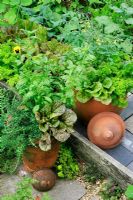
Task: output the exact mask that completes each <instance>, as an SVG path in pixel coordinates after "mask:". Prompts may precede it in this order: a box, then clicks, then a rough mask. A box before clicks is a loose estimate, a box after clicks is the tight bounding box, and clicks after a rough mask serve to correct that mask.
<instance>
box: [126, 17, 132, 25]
mask: <svg viewBox="0 0 133 200" xmlns="http://www.w3.org/2000/svg"><path fill="white" fill-rule="evenodd" d="M125 22H126V23H127V24H131V25H133V18H128V19H126V20H125Z"/></svg>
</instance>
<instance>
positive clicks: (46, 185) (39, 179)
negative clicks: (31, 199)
mask: <svg viewBox="0 0 133 200" xmlns="http://www.w3.org/2000/svg"><path fill="white" fill-rule="evenodd" d="M33 179H34V180H35V183H33V187H34V188H35V189H36V190H39V191H47V190H50V189H51V188H52V187H53V186H54V185H55V182H56V175H55V174H54V172H53V171H52V170H51V169H47V168H46V169H43V170H39V171H36V172H34V173H33Z"/></svg>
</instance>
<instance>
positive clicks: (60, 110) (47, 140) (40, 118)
mask: <svg viewBox="0 0 133 200" xmlns="http://www.w3.org/2000/svg"><path fill="white" fill-rule="evenodd" d="M35 117H36V120H37V122H38V123H39V129H40V130H41V132H42V133H43V134H42V137H41V139H40V140H39V147H40V149H42V150H43V151H48V150H50V149H51V143H52V138H53V137H54V138H55V139H56V140H58V141H59V142H65V141H66V140H67V139H68V138H69V137H70V135H71V133H72V132H74V129H73V124H74V123H75V122H76V120H77V116H76V114H75V113H74V111H72V110H71V109H68V108H66V106H65V105H64V104H61V103H58V102H57V103H55V104H54V105H53V106H52V107H51V106H47V108H46V106H45V108H44V109H42V110H41V111H39V112H35Z"/></svg>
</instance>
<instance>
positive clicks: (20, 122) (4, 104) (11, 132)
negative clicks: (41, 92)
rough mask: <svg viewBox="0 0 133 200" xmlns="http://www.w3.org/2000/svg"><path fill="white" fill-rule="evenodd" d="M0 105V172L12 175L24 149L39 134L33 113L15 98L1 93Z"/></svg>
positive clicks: (32, 143) (6, 93) (32, 142)
mask: <svg viewBox="0 0 133 200" xmlns="http://www.w3.org/2000/svg"><path fill="white" fill-rule="evenodd" d="M0 105H1V111H0V114H1V116H0V119H1V131H0V158H1V162H0V171H1V172H8V173H13V172H14V171H15V170H16V169H17V167H18V165H19V163H20V161H21V157H22V154H23V152H24V150H25V149H26V147H27V146H28V145H34V142H35V141H36V140H37V139H38V138H40V136H41V133H40V131H39V129H38V125H37V123H36V120H35V117H34V115H33V113H32V112H31V111H28V110H27V109H26V108H25V107H24V106H21V105H20V102H19V101H18V100H16V99H15V98H13V99H12V100H11V99H9V96H8V92H7V91H5V92H2V99H1V100H0Z"/></svg>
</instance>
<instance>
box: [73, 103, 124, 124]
mask: <svg viewBox="0 0 133 200" xmlns="http://www.w3.org/2000/svg"><path fill="white" fill-rule="evenodd" d="M122 110H123V108H119V107H117V106H113V105H112V104H109V105H105V104H102V103H101V102H100V101H96V100H94V99H92V100H90V101H88V102H86V103H81V102H79V101H76V107H75V111H76V113H77V115H78V117H80V118H81V119H82V120H84V121H85V122H88V121H89V120H90V119H91V118H92V117H94V116H95V115H96V114H98V113H101V112H114V113H117V114H120V113H121V111H122Z"/></svg>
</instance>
